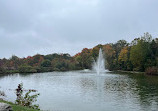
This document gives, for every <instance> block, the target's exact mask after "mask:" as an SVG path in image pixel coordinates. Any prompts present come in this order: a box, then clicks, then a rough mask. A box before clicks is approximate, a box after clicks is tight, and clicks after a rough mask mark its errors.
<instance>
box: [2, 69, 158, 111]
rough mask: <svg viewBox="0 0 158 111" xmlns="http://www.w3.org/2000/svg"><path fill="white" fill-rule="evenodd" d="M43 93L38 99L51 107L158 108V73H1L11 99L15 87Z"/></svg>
mask: <svg viewBox="0 0 158 111" xmlns="http://www.w3.org/2000/svg"><path fill="white" fill-rule="evenodd" d="M19 83H23V86H24V89H35V90H37V91H38V93H40V96H39V97H38V98H37V99H38V101H37V103H38V104H39V106H40V108H41V109H42V110H50V111H157V110H158V77H155V76H145V75H142V74H120V73H113V72H104V73H101V74H99V75H97V74H96V73H94V72H91V71H70V72H48V73H34V74H12V75H6V76H0V90H1V91H4V92H5V94H6V97H5V98H6V99H7V100H8V101H12V102H14V101H15V99H16V95H15V89H16V88H17V86H18V84H19Z"/></svg>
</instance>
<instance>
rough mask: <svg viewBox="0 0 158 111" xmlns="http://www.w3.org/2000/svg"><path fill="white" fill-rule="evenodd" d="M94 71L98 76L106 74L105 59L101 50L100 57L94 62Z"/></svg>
mask: <svg viewBox="0 0 158 111" xmlns="http://www.w3.org/2000/svg"><path fill="white" fill-rule="evenodd" d="M93 70H94V71H96V72H97V74H99V73H100V72H105V59H104V56H103V52H102V49H101V48H100V49H99V56H98V58H97V61H94V64H93Z"/></svg>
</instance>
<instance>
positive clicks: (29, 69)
mask: <svg viewBox="0 0 158 111" xmlns="http://www.w3.org/2000/svg"><path fill="white" fill-rule="evenodd" d="M19 72H20V73H34V72H37V70H36V69H35V68H33V67H32V66H29V65H26V64H23V65H21V66H20V67H19Z"/></svg>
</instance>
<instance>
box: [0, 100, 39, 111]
mask: <svg viewBox="0 0 158 111" xmlns="http://www.w3.org/2000/svg"><path fill="white" fill-rule="evenodd" d="M0 103H7V104H10V105H11V107H12V109H13V111H38V110H36V109H31V108H28V107H25V106H20V105H16V104H14V103H12V102H8V101H4V100H0Z"/></svg>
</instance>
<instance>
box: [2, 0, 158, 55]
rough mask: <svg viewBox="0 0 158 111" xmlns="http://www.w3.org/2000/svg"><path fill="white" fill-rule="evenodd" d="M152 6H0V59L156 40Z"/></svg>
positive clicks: (104, 1)
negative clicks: (144, 36)
mask: <svg viewBox="0 0 158 111" xmlns="http://www.w3.org/2000/svg"><path fill="white" fill-rule="evenodd" d="M157 4H158V1H157V0H152V1H151V0H128V1H127V0H14V1H13V0H1V1H0V53H1V54H0V57H10V56H11V55H12V54H15V55H17V56H20V57H23V56H28V55H33V54H36V53H41V54H48V53H54V52H57V53H64V52H67V53H70V54H72V55H73V54H75V53H77V52H78V51H81V50H82V48H84V47H88V48H92V47H93V46H95V45H97V44H99V43H102V44H105V43H109V42H116V41H117V40H119V39H125V40H128V41H129V42H130V41H131V40H132V39H134V38H135V37H139V36H140V35H142V34H143V33H144V32H147V31H148V32H150V33H151V34H153V35H154V37H155V36H157V30H158V23H157V19H158V16H157V10H158V7H157Z"/></svg>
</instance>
